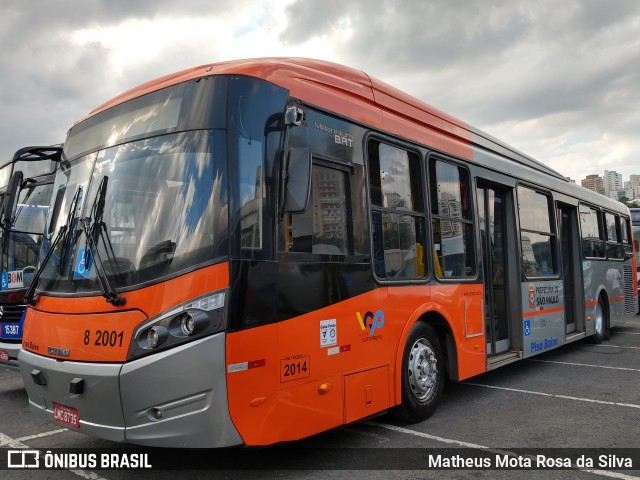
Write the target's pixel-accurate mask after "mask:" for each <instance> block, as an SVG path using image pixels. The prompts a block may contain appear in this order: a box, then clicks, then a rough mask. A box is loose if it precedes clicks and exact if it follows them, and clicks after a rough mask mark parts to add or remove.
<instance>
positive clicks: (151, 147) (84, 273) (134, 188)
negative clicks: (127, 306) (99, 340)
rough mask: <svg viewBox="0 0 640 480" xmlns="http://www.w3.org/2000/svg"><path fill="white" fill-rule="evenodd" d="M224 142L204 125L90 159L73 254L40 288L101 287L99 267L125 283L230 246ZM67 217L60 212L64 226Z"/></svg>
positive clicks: (172, 270) (116, 284) (212, 255)
mask: <svg viewBox="0 0 640 480" xmlns="http://www.w3.org/2000/svg"><path fill="white" fill-rule="evenodd" d="M214 139H215V141H214ZM221 148H224V133H223V132H217V131H211V132H206V131H201V132H187V133H178V134H171V135H164V136H160V137H155V138H151V139H146V140H140V141H137V142H132V143H128V144H124V145H119V146H114V147H111V148H107V149H105V150H102V151H100V152H98V153H97V155H95V157H94V158H95V162H87V163H90V164H92V169H93V172H92V174H91V175H89V174H88V173H87V174H86V177H85V178H86V179H88V178H89V177H90V178H91V182H90V188H89V191H88V194H87V195H86V196H85V198H84V199H83V203H84V207H83V210H84V213H83V214H82V220H81V221H80V222H79V224H78V226H77V227H76V231H77V232H78V233H77V236H76V237H75V238H74V247H75V248H73V251H74V257H73V258H72V259H71V261H69V262H68V264H69V265H68V267H67V268H65V269H64V270H63V271H61V272H60V271H59V270H56V269H48V270H47V271H48V275H46V277H47V280H48V281H46V282H43V285H42V286H41V288H44V289H45V290H50V291H51V290H52V291H60V292H76V291H96V290H100V281H101V280H100V275H97V274H96V267H98V269H99V270H102V272H98V273H101V275H102V274H104V275H106V277H107V278H108V282H109V283H110V284H111V286H113V287H114V288H116V289H118V288H125V287H128V286H133V285H138V284H141V283H146V282H150V281H153V280H156V279H159V278H162V277H165V276H167V275H172V274H176V273H178V272H180V271H184V270H186V269H188V268H192V267H193V266H195V265H197V264H201V263H204V262H207V261H211V260H213V259H215V258H216V257H219V256H221V255H223V254H225V253H226V244H227V242H226V235H227V234H226V231H227V217H228V212H227V204H228V200H227V193H226V162H225V156H224V151H223V150H220V149H221ZM85 173H86V171H85ZM76 183H78V182H76ZM54 191H55V189H54ZM63 211H64V210H63ZM53 214H55V211H52V215H53ZM65 221H66V220H64V219H59V220H58V221H57V225H58V227H57V228H59V226H60V225H63V224H64V222H65ZM80 224H81V225H82V226H80ZM57 228H54V229H53V230H50V231H51V232H53V231H57ZM87 235H91V237H90V238H87ZM95 258H98V260H99V261H98V262H97V263H98V264H99V265H96V262H94V259H95ZM56 272H59V273H58V274H56ZM43 278H45V275H44V274H43Z"/></svg>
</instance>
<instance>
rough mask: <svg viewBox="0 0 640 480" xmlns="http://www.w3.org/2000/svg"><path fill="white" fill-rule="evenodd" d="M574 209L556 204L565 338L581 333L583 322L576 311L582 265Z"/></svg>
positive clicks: (581, 294) (580, 296) (581, 296)
mask: <svg viewBox="0 0 640 480" xmlns="http://www.w3.org/2000/svg"><path fill="white" fill-rule="evenodd" d="M577 215H578V214H577V209H576V207H573V206H570V205H566V204H558V220H559V224H560V225H559V226H560V245H561V246H560V257H561V260H562V263H561V268H562V280H563V291H564V307H565V325H566V329H565V330H566V334H567V336H568V337H569V336H572V335H571V334H574V333H578V334H580V333H582V332H583V329H584V325H583V324H584V322H583V321H582V318H584V315H581V314H580V312H579V311H578V310H580V306H579V305H580V303H579V300H580V299H582V298H584V295H583V292H582V277H581V273H582V272H581V271H582V264H581V261H580V252H581V249H580V239H579V238H578V216H577Z"/></svg>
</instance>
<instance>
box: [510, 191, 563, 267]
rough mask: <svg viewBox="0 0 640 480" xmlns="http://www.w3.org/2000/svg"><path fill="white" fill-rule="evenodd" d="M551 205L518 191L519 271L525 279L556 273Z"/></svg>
mask: <svg viewBox="0 0 640 480" xmlns="http://www.w3.org/2000/svg"><path fill="white" fill-rule="evenodd" d="M550 205H551V198H550V197H549V196H547V195H545V194H543V193H540V192H536V191H535V190H532V189H530V188H526V187H522V186H520V187H518V210H519V212H520V246H521V251H522V271H523V272H524V274H525V275H526V276H527V277H543V276H548V275H553V274H554V273H555V272H556V271H557V270H556V266H555V254H554V240H555V233H554V228H553V223H552V221H551V215H550V213H549V212H550V211H551V210H550Z"/></svg>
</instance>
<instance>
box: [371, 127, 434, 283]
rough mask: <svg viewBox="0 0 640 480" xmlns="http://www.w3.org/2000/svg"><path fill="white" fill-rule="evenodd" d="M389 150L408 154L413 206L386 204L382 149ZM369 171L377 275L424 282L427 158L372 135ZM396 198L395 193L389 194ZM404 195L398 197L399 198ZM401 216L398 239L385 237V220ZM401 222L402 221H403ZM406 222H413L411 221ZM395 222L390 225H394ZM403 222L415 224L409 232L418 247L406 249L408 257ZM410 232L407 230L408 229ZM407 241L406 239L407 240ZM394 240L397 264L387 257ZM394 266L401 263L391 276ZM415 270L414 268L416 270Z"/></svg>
mask: <svg viewBox="0 0 640 480" xmlns="http://www.w3.org/2000/svg"><path fill="white" fill-rule="evenodd" d="M381 146H384V147H385V148H387V149H395V150H396V151H398V152H401V153H406V158H407V159H408V164H407V167H408V170H407V171H408V175H409V178H408V179H407V180H408V185H407V186H408V191H409V195H410V199H411V202H410V203H411V205H407V204H406V202H402V201H400V200H399V201H398V202H397V203H396V204H393V205H391V206H389V203H388V201H387V204H386V205H385V192H384V187H383V183H384V178H383V173H385V172H384V171H383V170H382V166H381V162H380V147H381ZM366 160H367V161H366V164H365V165H366V171H367V190H368V192H369V193H368V197H369V207H370V208H369V211H370V220H371V252H372V255H371V261H372V266H373V274H374V277H375V278H376V280H377V281H379V282H385V283H386V282H404V283H416V282H424V281H425V279H426V277H427V265H428V262H427V261H426V256H425V253H426V251H427V249H426V248H425V242H426V238H427V233H426V221H427V218H426V197H425V184H424V178H425V172H424V167H423V164H424V162H423V155H422V154H421V153H420V152H419V150H417V149H415V148H411V147H410V146H407V145H403V144H399V143H397V142H394V141H392V140H389V139H386V138H383V137H380V136H377V135H372V136H370V137H368V138H367V140H366ZM389 194H390V195H393V193H389ZM399 197H401V195H398V198H399ZM394 216H395V217H397V218H398V219H399V220H398V221H397V222H396V225H397V226H398V229H397V238H392V239H391V240H390V239H389V238H385V235H384V233H385V231H389V230H387V229H385V228H384V218H385V217H386V218H387V219H389V218H394ZM403 218H404V221H403V222H400V219H403ZM406 220H410V221H409V222H407V221H406ZM391 223H393V222H387V224H388V225H391ZM401 223H405V224H411V226H412V231H411V232H408V233H409V234H410V235H412V240H413V243H414V246H413V247H412V248H410V249H405V250H407V251H406V254H404V255H403V249H402V241H403V236H402V234H401V232H400V225H401ZM404 230H407V229H404ZM406 233H407V232H405V234H406ZM404 240H406V236H405V237H404ZM390 241H396V243H397V246H398V248H397V249H394V250H398V252H397V255H396V256H397V257H398V259H397V261H394V260H392V259H391V255H389V256H387V252H389V251H390V249H387V248H386V245H388V244H389V242H390ZM392 263H396V264H398V267H399V268H398V270H396V271H395V272H394V271H393V270H391V272H393V273H392V274H391V275H390V270H389V268H388V267H389V266H390V265H391V264H392ZM412 267H413V268H412ZM402 272H408V273H409V275H400V276H398V274H400V273H402Z"/></svg>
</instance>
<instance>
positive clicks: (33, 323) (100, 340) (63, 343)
mask: <svg viewBox="0 0 640 480" xmlns="http://www.w3.org/2000/svg"><path fill="white" fill-rule="evenodd" d="M146 318H147V317H146V316H145V315H144V313H142V312H140V311H139V310H128V311H124V312H117V313H97V314H95V313H94V314H84V315H67V314H62V315H59V314H53V313H45V312H39V311H32V312H30V315H29V318H28V321H27V322H25V328H24V335H23V338H22V345H23V347H24V348H25V350H29V351H30V352H33V353H39V354H41V355H47V356H49V357H54V358H62V359H65V360H77V361H84V362H124V361H125V360H126V359H127V352H128V351H129V343H130V340H131V336H132V333H133V329H134V328H135V327H136V326H137V325H138V324H140V323H141V322H144V321H145V320H146Z"/></svg>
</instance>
